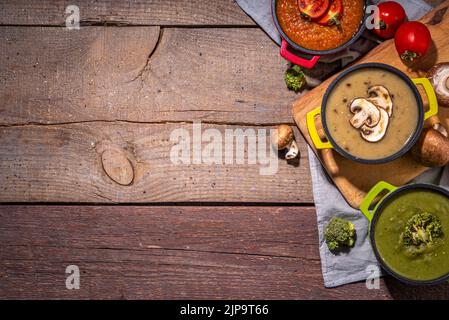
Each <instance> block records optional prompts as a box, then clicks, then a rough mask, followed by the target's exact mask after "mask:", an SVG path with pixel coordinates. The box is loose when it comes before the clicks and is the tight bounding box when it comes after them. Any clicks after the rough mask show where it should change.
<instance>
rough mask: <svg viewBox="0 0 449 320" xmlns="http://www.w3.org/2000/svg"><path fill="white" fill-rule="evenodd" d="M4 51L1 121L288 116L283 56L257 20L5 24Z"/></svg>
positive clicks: (262, 119)
mask: <svg viewBox="0 0 449 320" xmlns="http://www.w3.org/2000/svg"><path fill="white" fill-rule="evenodd" d="M35 39H39V41H35ZM31 44H32V45H31ZM0 60H1V63H0V74H1V77H0V97H1V99H0V117H1V118H0V119H1V121H0V123H1V124H8V125H9V124H18V123H29V122H38V123H61V122H77V121H90V120H126V121H137V122H152V123H155V122H162V121H172V122H173V121H187V122H191V121H193V120H201V121H207V122H215V123H231V124H236V123H245V124H250V125H252V124H274V123H283V122H287V123H293V121H292V117H291V113H290V110H289V107H288V105H289V103H291V102H292V101H294V99H295V97H296V94H295V93H292V92H290V91H288V90H287V88H286V86H285V83H284V80H283V75H284V71H285V69H286V68H287V62H285V61H284V60H283V59H282V58H281V57H280V56H279V48H278V47H277V46H276V44H274V43H273V42H272V41H271V40H270V39H269V38H268V37H267V36H266V34H265V33H263V31H261V30H259V29H238V28H237V29H234V28H225V29H208V28H206V29H182V28H181V29H180V28H167V29H163V30H162V29H160V28H159V27H126V28H120V27H84V28H81V29H80V30H78V31H77V30H73V31H68V30H66V29H65V28H41V27H2V28H0Z"/></svg>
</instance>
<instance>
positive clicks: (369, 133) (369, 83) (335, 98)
mask: <svg viewBox="0 0 449 320" xmlns="http://www.w3.org/2000/svg"><path fill="white" fill-rule="evenodd" d="M348 83H349V84H351V85H350V86H348ZM418 106H419V105H418V102H417V100H416V96H415V94H414V92H413V90H412V89H411V88H410V86H409V84H408V83H407V82H406V81H404V80H403V79H402V78H400V77H399V76H398V75H396V74H395V73H393V72H390V71H388V70H384V69H381V68H364V69H358V70H355V71H353V72H351V73H349V74H347V75H346V76H345V77H344V78H342V79H341V80H339V82H338V83H337V84H336V85H335V86H334V88H333V89H332V91H331V92H330V93H329V95H328V98H327V102H326V106H325V109H326V110H333V112H325V119H326V125H327V130H328V132H329V134H330V135H331V138H332V140H333V141H334V143H335V144H337V145H338V146H339V147H340V148H342V149H345V150H346V151H348V149H349V150H350V154H351V155H352V156H354V157H357V158H361V159H368V160H376V159H383V158H387V157H389V156H391V155H394V154H396V153H397V152H399V151H400V150H401V149H402V148H403V147H404V145H405V144H406V143H407V142H408V141H409V139H410V138H411V137H412V136H413V134H414V133H415V131H416V129H417V126H418V116H419V110H418ZM348 152H349V151H348Z"/></svg>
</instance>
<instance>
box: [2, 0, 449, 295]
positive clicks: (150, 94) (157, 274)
mask: <svg viewBox="0 0 449 320" xmlns="http://www.w3.org/2000/svg"><path fill="white" fill-rule="evenodd" d="M69 4H72V3H69V2H67V1H60V0H58V1H37V0H36V1H25V0H20V1H7V0H0V202H2V205H0V298H2V299H8V298H18V299H27V298H37V299H44V298H83V299H87V298H105V299H113V298H116V299H117V298H118V299H121V298H122V299H132V298H141V299H182V298H185V299H220V298H225V299H229V298H234V299H252V298H254V299H416V298H418V299H419V298H439V299H448V297H449V290H448V288H447V286H438V287H429V288H410V287H405V286H404V285H401V284H400V283H398V282H396V281H394V280H392V279H390V278H386V279H385V280H382V281H381V289H380V290H368V289H366V287H365V284H364V283H356V284H350V285H346V286H342V287H339V288H335V289H325V288H324V286H323V280H322V275H321V270H320V259H319V253H318V246H319V243H318V231H317V226H316V215H315V208H314V207H313V196H312V191H311V181H310V172H309V169H308V167H309V164H308V159H307V149H306V145H305V142H304V141H303V139H302V137H301V136H300V135H299V134H298V132H297V139H298V142H299V145H300V149H301V156H300V159H299V161H297V162H294V163H289V164H287V163H286V162H284V161H281V162H280V163H279V166H280V167H279V173H278V174H277V175H275V176H266V177H264V176H260V175H259V172H258V170H259V167H258V166H249V165H235V164H234V165H231V166H220V165H216V166H201V165H196V166H195V165H191V166H175V165H172V164H171V163H170V162H169V161H167V156H168V152H169V150H170V147H171V144H170V142H169V140H168V138H169V135H170V132H171V131H172V130H174V129H176V128H186V129H189V128H190V127H191V124H192V122H194V121H202V122H203V125H204V128H216V129H218V130H219V131H221V132H223V131H224V130H225V129H226V128H241V129H248V128H253V129H256V130H257V129H259V128H272V127H273V126H275V125H277V124H280V123H290V124H293V119H292V118H291V110H290V105H291V102H292V101H294V99H295V98H296V95H295V94H293V93H291V92H289V91H287V90H286V88H285V85H284V83H283V80H282V77H283V72H284V70H285V68H286V67H287V63H286V62H285V61H284V60H282V59H281V58H280V57H279V54H278V50H279V49H278V47H277V46H276V45H275V44H274V43H273V42H272V41H271V40H270V39H269V38H268V37H267V36H266V35H265V34H264V32H263V31H261V30H260V29H259V28H258V27H257V26H256V25H255V23H254V22H253V21H252V20H251V19H250V18H248V17H247V16H246V15H245V14H244V13H243V12H242V11H241V10H240V9H239V7H238V6H237V4H236V3H235V2H234V1H232V0H226V1H222V0H214V1H176V0H164V1H162V0H161V1H143V0H136V1H129V2H123V1H118V0H113V1H95V2H92V1H87V0H85V1H84V0H83V1H78V3H77V5H78V6H79V7H80V13H81V24H82V28H81V29H80V30H78V31H76V30H73V31H68V30H66V29H65V28H64V21H65V18H66V16H67V15H66V14H65V7H66V6H67V5H69ZM104 150H109V151H110V150H112V151H114V152H115V151H117V152H118V153H119V154H120V155H121V157H122V158H123V157H125V158H127V159H128V160H126V161H129V163H130V165H131V167H132V172H133V174H134V180H133V181H132V183H131V185H129V186H123V185H120V184H118V183H116V182H114V181H113V180H111V179H110V177H109V176H108V175H107V174H106V172H105V170H104V167H105V163H104V162H103V163H102V159H103V156H102V153H103V151H104ZM231 202H232V203H233V204H232V205H231ZM88 203H90V204H88ZM115 203H121V205H106V204H115ZM137 203H140V204H141V205H135V204H137ZM212 203H214V204H220V205H212ZM264 203H265V204H264ZM123 204H128V205H123ZM133 204H134V205H133ZM70 264H76V265H78V266H79V267H80V271H81V288H80V290H67V289H66V288H65V278H66V276H67V275H66V274H65V268H66V266H67V265H70Z"/></svg>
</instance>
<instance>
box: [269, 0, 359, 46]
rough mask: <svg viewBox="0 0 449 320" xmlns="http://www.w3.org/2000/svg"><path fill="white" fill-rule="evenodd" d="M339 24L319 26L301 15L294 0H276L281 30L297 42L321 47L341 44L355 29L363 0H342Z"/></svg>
mask: <svg viewBox="0 0 449 320" xmlns="http://www.w3.org/2000/svg"><path fill="white" fill-rule="evenodd" d="M343 7H344V9H343V16H342V17H341V18H340V23H341V24H340V26H339V27H337V26H332V27H329V26H322V25H319V24H317V23H315V22H313V21H307V20H305V19H304V18H302V17H301V15H300V12H299V8H298V1H297V0H279V1H277V4H276V15H277V17H278V20H279V24H280V26H281V28H282V30H283V31H284V32H285V34H286V35H287V36H288V37H289V38H290V39H291V40H292V41H293V42H295V43H296V44H298V45H299V46H301V47H303V48H306V49H309V50H314V51H325V50H331V49H335V48H337V47H340V46H341V45H343V44H345V43H346V42H348V41H349V40H351V38H352V37H353V36H354V35H355V34H356V33H357V31H358V30H359V27H360V23H361V21H362V19H363V16H364V7H365V2H364V1H363V0H343Z"/></svg>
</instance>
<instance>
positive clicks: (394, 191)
mask: <svg viewBox="0 0 449 320" xmlns="http://www.w3.org/2000/svg"><path fill="white" fill-rule="evenodd" d="M410 191H430V192H435V193H438V194H440V195H443V196H444V197H446V198H448V199H449V191H447V190H446V189H443V188H441V187H438V186H435V185H431V184H423V183H419V184H418V183H417V184H409V185H405V186H402V187H399V188H398V187H395V186H393V185H391V184H389V183H387V182H385V181H381V182H379V183H377V184H376V185H375V186H374V187H373V188H372V189H371V190H370V191H369V192H368V194H367V195H366V197H365V198H364V199H363V201H362V204H361V205H360V210H361V211H362V213H363V214H364V215H365V217H366V218H367V219H368V221H369V222H370V228H369V236H370V241H371V245H372V247H373V250H374V254H375V255H376V258H377V260H378V261H379V263H380V264H381V266H382V268H383V269H384V270H385V271H386V272H387V273H388V274H390V275H392V276H393V277H395V278H396V279H398V280H399V281H401V282H403V283H406V284H409V285H435V284H440V283H443V282H446V281H448V280H449V272H448V273H447V274H445V275H443V276H441V277H439V278H436V279H432V280H414V279H410V278H407V277H405V276H403V275H400V274H398V273H397V272H395V271H394V270H392V269H391V268H390V267H389V266H388V264H387V262H386V261H385V260H384V259H383V258H382V255H381V254H380V252H379V250H378V247H377V245H376V238H375V230H376V224H377V222H378V220H379V217H380V216H381V215H382V213H383V211H384V209H385V208H386V207H387V206H388V205H389V204H391V203H392V202H393V201H395V200H396V199H398V197H400V196H401V195H404V194H405V193H407V192H410ZM384 192H387V193H386V195H384V196H383V197H382V198H381V199H380V200H379V202H378V203H377V204H376V205H375V206H374V208H372V207H373V203H375V200H376V199H377V198H379V195H381V194H382V193H384ZM371 208H372V209H371ZM446 214H449V212H446ZM448 263H449V262H448Z"/></svg>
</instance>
